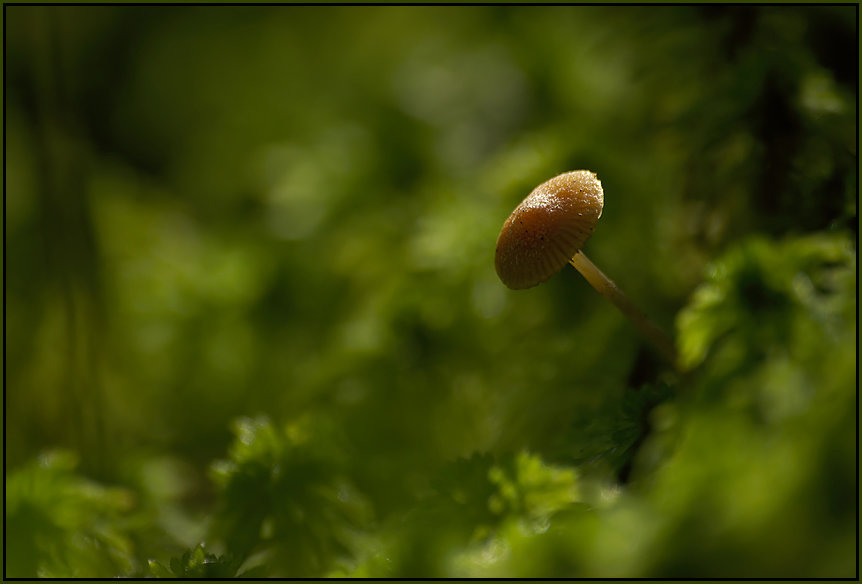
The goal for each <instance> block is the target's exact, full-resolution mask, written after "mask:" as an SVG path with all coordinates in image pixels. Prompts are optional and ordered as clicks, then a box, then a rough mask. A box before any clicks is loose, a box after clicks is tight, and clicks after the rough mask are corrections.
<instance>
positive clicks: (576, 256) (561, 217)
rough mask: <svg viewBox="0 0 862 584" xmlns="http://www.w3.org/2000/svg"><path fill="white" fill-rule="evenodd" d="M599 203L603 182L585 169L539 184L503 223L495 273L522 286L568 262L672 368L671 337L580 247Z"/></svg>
mask: <svg viewBox="0 0 862 584" xmlns="http://www.w3.org/2000/svg"><path fill="white" fill-rule="evenodd" d="M603 206H604V193H603V191H602V183H601V182H600V181H599V179H598V178H597V177H596V174H595V173H594V172H590V171H589V170H575V171H572V172H566V173H564V174H561V175H559V176H556V177H554V178H552V179H550V180H548V181H546V182H544V183H542V184H540V185H539V186H538V187H536V188H535V189H533V192H531V193H530V194H529V195H528V196H527V198H525V199H524V200H523V201H521V204H519V205H518V206H517V207H516V208H515V210H514V211H512V214H511V215H509V218H508V219H506V222H505V223H504V224H503V228H502V229H501V231H500V236H499V237H498V238H497V249H496V254H495V262H494V263H495V267H496V269H497V275H498V276H499V277H500V280H502V281H503V283H504V284H505V285H506V286H508V287H509V288H511V289H513V290H520V289H524V288H531V287H533V286H536V285H537V284H541V283H542V282H545V281H546V280H548V279H549V278H550V277H551V276H553V275H554V274H556V273H557V272H559V271H560V270H561V269H562V268H563V266H565V265H566V264H567V263H569V264H571V265H572V266H574V267H575V269H576V270H578V271H579V272H580V273H581V275H582V276H583V277H584V278H586V280H587V282H589V283H590V285H591V286H592V287H593V288H595V289H596V291H597V292H598V293H599V294H601V295H602V296H604V297H605V298H607V299H608V300H609V301H610V302H611V303H613V305H614V306H616V307H617V308H618V309H619V310H620V311H621V312H622V313H623V314H624V315H625V316H626V317H627V318H628V319H629V320H630V321H631V322H632V324H634V326H635V328H637V329H638V331H640V333H641V334H642V335H643V336H644V337H645V338H646V339H647V340H648V341H649V342H650V343H652V345H653V346H654V347H655V348H656V349H657V350H658V352H659V353H660V354H661V355H662V356H663V357H664V358H666V359H667V360H668V361H669V362H670V363H671V364H672V365H673V366H674V367H676V365H677V353H676V348H675V347H674V343H673V340H671V338H670V337H669V336H668V335H667V334H666V333H665V332H664V331H663V330H662V329H660V328H659V327H658V326H657V325H656V324H655V323H653V322H652V321H651V320H650V319H649V318H648V317H647V316H646V315H645V314H644V313H643V312H641V311H640V309H638V307H637V306H635V304H634V303H633V302H632V301H631V300H630V299H629V298H628V296H626V295H625V294H624V293H623V291H622V290H620V289H619V287H618V286H617V285H616V284H614V282H613V281H612V280H611V279H610V278H608V277H607V276H606V275H605V274H604V273H603V272H602V271H601V270H600V269H599V268H598V267H596V265H595V264H593V262H591V261H590V260H589V258H587V256H586V255H585V254H584V252H583V251H582V250H581V248H582V247H583V246H584V244H585V243H586V241H587V239H589V237H590V235H592V233H593V229H595V225H596V222H597V221H598V220H599V217H601V216H602V207H603Z"/></svg>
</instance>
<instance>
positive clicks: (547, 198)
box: [494, 170, 604, 290]
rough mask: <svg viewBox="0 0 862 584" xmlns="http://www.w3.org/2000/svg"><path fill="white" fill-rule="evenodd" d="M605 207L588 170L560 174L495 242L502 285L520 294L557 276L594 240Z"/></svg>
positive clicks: (525, 202)
mask: <svg viewBox="0 0 862 584" xmlns="http://www.w3.org/2000/svg"><path fill="white" fill-rule="evenodd" d="M603 205H604V195H603V193H602V183H601V182H600V181H599V179H598V178H597V177H596V175H595V173H593V172H590V171H588V170H575V171H572V172H567V173H564V174H561V175H559V176H556V177H554V178H552V179H551V180H549V181H547V182H544V183H542V184H541V185H539V186H538V187H536V188H535V189H533V192H531V193H530V194H529V195H528V196H527V198H525V199H524V200H523V201H522V202H521V204H520V205H518V206H517V207H516V208H515V210H514V211H513V212H512V214H511V215H510V216H509V218H508V219H507V220H506V222H505V223H504V224H503V229H502V230H501V231H500V236H499V237H498V239H497V250H496V255H495V262H494V264H495V267H496V268H497V275H498V276H499V277H500V280H502V281H503V283H504V284H505V285H506V286H508V287H509V288H512V289H515V290H519V289H522V288H530V287H532V286H535V285H537V284H541V283H542V282H544V281H545V280H547V279H549V278H550V277H551V276H553V275H554V274H556V273H557V272H559V271H560V270H561V269H562V268H563V266H565V265H566V264H567V263H568V262H569V260H570V259H571V258H572V256H573V255H575V253H576V252H577V251H578V250H579V249H581V248H582V247H583V245H584V243H586V241H587V239H588V238H589V237H590V235H591V234H592V232H593V229H594V228H595V225H596V221H598V219H599V217H601V215H602V206H603Z"/></svg>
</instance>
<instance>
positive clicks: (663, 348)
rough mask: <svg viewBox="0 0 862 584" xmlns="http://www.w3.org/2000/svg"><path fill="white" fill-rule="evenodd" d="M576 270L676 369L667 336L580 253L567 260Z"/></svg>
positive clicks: (671, 345) (674, 358)
mask: <svg viewBox="0 0 862 584" xmlns="http://www.w3.org/2000/svg"><path fill="white" fill-rule="evenodd" d="M569 263H570V264H572V265H573V266H574V267H575V269H576V270H578V271H579V272H580V273H581V275H582V276H583V277H584V278H586V279H587V282H589V283H590V285H591V286H592V287H593V288H595V289H596V292H598V293H599V294H601V295H602V296H604V297H605V298H607V299H608V300H610V301H611V302H612V303H613V304H614V306H616V307H617V308H619V309H620V311H621V312H622V313H623V314H624V315H626V317H627V318H628V319H629V320H630V321H631V322H632V324H634V325H635V327H636V328H637V329H638V330H639V331H640V332H641V334H642V335H643V336H644V337H646V339H647V340H648V341H650V342H651V343H652V344H653V345H654V346H655V348H656V349H657V350H658V352H659V353H661V354H662V355H663V356H664V357H665V358H666V359H667V360H668V361H670V363H671V364H672V365H673V366H674V367H676V366H677V359H676V348H675V347H674V344H673V341H672V340H671V338H670V337H669V336H667V334H666V333H665V332H664V331H663V330H661V329H660V328H659V327H658V326H657V325H656V324H655V323H654V322H653V321H651V320H650V319H649V318H648V317H647V316H646V315H645V314H644V313H643V312H641V311H640V309H638V307H637V306H635V305H634V303H633V302H632V301H631V300H629V297H628V296H626V295H625V294H623V291H622V290H620V289H619V288H618V287H617V285H616V284H614V283H613V281H612V280H611V279H610V278H608V277H607V276H606V275H605V274H604V273H603V272H602V271H601V270H600V269H598V268H597V267H596V265H595V264H594V263H593V262H591V261H590V260H589V258H587V256H585V255H584V253H583V252H582V251H577V252H576V253H575V255H574V256H572V259H570V260H569Z"/></svg>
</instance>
